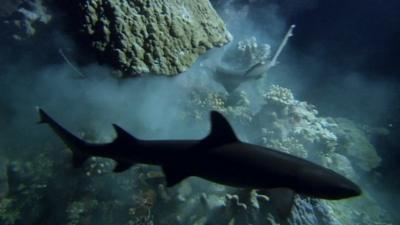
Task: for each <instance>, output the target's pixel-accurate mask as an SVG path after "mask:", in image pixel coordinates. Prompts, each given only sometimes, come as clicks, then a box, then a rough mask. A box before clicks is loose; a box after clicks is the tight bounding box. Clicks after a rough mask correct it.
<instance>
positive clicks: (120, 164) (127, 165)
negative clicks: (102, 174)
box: [113, 162, 134, 173]
mask: <svg viewBox="0 0 400 225" xmlns="http://www.w3.org/2000/svg"><path fill="white" fill-rule="evenodd" d="M133 165H134V164H132V163H124V162H117V165H116V166H115V167H114V170H113V172H115V173H121V172H124V171H125V170H128V169H129V168H131V167H132V166H133Z"/></svg>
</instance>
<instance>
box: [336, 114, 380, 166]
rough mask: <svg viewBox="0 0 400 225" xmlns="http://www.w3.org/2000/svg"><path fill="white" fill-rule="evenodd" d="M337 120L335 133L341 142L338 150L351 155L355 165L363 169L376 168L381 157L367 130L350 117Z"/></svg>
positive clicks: (348, 155)
mask: <svg viewBox="0 0 400 225" xmlns="http://www.w3.org/2000/svg"><path fill="white" fill-rule="evenodd" d="M335 121H336V123H337V124H338V126H337V127H336V129H335V133H336V134H337V136H338V138H339V141H340V142H341V147H340V149H338V151H339V152H341V153H342V154H344V155H346V156H347V157H349V158H350V159H351V160H352V161H354V164H355V166H357V167H358V168H360V169H361V170H363V171H366V172H368V171H371V170H372V169H374V168H376V167H377V166H378V165H379V163H380V161H381V158H380V157H379V156H378V154H377V153H376V150H375V147H374V146H373V145H372V144H371V142H370V141H369V139H368V138H367V134H366V132H365V131H363V129H361V127H360V126H358V125H357V124H355V123H354V122H352V121H350V120H348V119H343V118H337V119H335Z"/></svg>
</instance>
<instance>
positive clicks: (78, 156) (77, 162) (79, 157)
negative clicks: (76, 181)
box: [72, 151, 90, 168]
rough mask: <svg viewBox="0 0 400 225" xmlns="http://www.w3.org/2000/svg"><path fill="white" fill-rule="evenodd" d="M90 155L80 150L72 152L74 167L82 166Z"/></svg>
mask: <svg viewBox="0 0 400 225" xmlns="http://www.w3.org/2000/svg"><path fill="white" fill-rule="evenodd" d="M89 157H90V156H89V155H88V154H85V153H83V152H78V151H75V152H72V164H73V166H74V168H79V167H81V166H82V165H83V163H85V162H86V160H87V159H88V158H89Z"/></svg>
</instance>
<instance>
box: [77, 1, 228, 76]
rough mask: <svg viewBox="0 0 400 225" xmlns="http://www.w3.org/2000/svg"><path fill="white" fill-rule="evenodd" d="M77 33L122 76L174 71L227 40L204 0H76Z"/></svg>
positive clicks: (226, 33) (176, 72)
mask: <svg viewBox="0 0 400 225" xmlns="http://www.w3.org/2000/svg"><path fill="white" fill-rule="evenodd" d="M78 4H79V6H78V7H77V8H78V10H79V13H78V15H80V21H79V22H78V24H79V25H80V26H81V27H80V31H81V34H82V35H83V36H84V37H85V38H86V39H88V40H89V42H90V45H91V46H92V47H93V48H94V49H95V50H96V52H97V54H98V55H99V56H100V59H101V60H102V61H103V62H106V63H109V62H111V65H112V66H113V67H114V68H115V69H117V70H119V71H121V72H122V74H123V75H133V74H142V73H149V72H151V73H156V74H166V75H173V74H178V73H181V72H183V71H185V70H186V69H188V68H189V67H190V66H191V64H192V63H193V62H194V61H195V60H196V59H197V57H198V56H199V55H200V54H202V53H204V52H205V51H206V50H207V49H210V48H212V47H215V46H222V45H224V44H225V43H227V42H229V41H230V40H231V36H230V34H229V32H228V31H227V30H226V28H225V24H224V23H223V21H222V20H221V19H220V18H219V17H218V15H217V13H216V12H215V10H214V9H213V8H212V6H211V4H210V3H209V2H208V0H201V1H188V0H169V1H168V2H165V1H162V0H156V1H154V0H152V1H149V0H146V1H127V0H113V1H100V0H91V1H80V2H79V3H78Z"/></svg>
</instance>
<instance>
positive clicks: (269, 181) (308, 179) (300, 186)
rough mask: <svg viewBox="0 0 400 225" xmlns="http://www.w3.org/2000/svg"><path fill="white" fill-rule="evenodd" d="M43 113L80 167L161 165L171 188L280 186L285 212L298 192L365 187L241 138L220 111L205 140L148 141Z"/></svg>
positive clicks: (340, 193)
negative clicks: (194, 184)
mask: <svg viewBox="0 0 400 225" xmlns="http://www.w3.org/2000/svg"><path fill="white" fill-rule="evenodd" d="M37 112H38V114H39V118H40V119H39V123H46V124H48V125H49V126H50V128H51V129H52V130H53V131H54V132H55V133H56V134H57V135H58V136H59V137H60V138H61V140H62V141H63V142H64V143H65V144H66V146H67V147H68V148H69V149H70V150H71V151H72V153H73V154H72V155H73V156H72V162H73V165H74V166H75V167H80V166H82V164H83V163H84V162H85V161H86V160H87V159H88V158H89V157H91V156H98V157H105V158H111V159H113V160H115V161H116V162H117V164H116V166H115V168H114V172H123V171H125V170H127V169H129V168H130V167H132V166H133V165H135V164H137V163H142V164H151V165H158V166H161V167H162V170H163V173H164V175H165V180H166V186H167V187H172V186H174V185H177V184H178V183H180V182H181V181H183V180H185V179H186V178H188V177H193V176H195V177H200V178H203V179H205V180H208V181H211V182H215V183H219V184H223V185H227V186H232V187H237V188H244V189H256V190H271V191H273V190H276V193H284V196H285V198H284V199H286V200H285V201H284V202H286V203H285V206H280V208H282V212H283V213H282V214H283V215H287V214H288V212H290V209H291V207H292V205H293V195H294V194H300V195H304V196H309V197H314V198H321V199H328V200H338V199H345V198H350V197H354V196H358V195H360V194H361V192H362V191H361V189H360V187H359V186H358V185H357V184H355V183H353V182H352V181H351V180H349V179H348V178H346V177H344V176H343V175H340V174H338V173H336V172H335V171H333V170H331V169H328V168H325V167H323V166H320V165H318V164H316V163H313V162H311V161H308V160H306V159H303V158H300V157H296V156H293V155H290V154H287V153H284V152H281V151H278V150H274V149H270V148H267V147H263V146H258V145H254V144H250V143H245V142H242V141H240V140H239V138H238V137H237V136H236V134H235V132H234V130H233V128H232V126H231V125H230V123H229V122H228V120H227V119H226V118H225V117H224V116H223V115H222V114H221V113H219V112H217V111H212V112H211V113H210V117H211V131H210V132H209V134H208V135H207V136H206V137H205V138H203V139H200V140H143V139H138V138H136V137H134V136H133V135H131V134H129V133H128V132H127V131H126V130H124V129H123V128H121V127H120V126H118V125H116V124H113V127H114V129H115V132H116V138H115V139H114V140H113V141H111V142H109V143H89V142H86V141H84V140H82V139H80V138H79V137H77V136H75V135H74V134H73V133H71V132H70V131H68V130H67V129H66V128H64V127H63V126H61V125H60V124H59V123H58V122H56V121H55V120H54V119H53V118H52V117H50V116H49V115H48V114H47V113H46V112H45V111H44V110H43V109H41V108H37ZM280 196H282V195H280ZM279 199H283V198H279ZM278 202H282V201H278Z"/></svg>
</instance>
